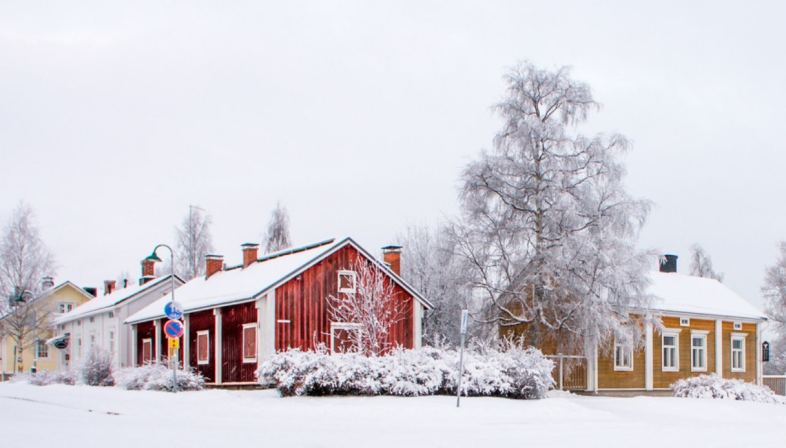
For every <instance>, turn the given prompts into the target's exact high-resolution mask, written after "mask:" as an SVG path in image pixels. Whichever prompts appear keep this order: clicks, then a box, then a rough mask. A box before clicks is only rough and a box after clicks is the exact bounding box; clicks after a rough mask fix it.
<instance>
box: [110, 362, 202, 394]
mask: <svg viewBox="0 0 786 448" xmlns="http://www.w3.org/2000/svg"><path fill="white" fill-rule="evenodd" d="M115 382H116V384H117V385H118V386H119V387H122V388H123V389H128V390H163V391H171V390H172V384H173V381H172V369H169V368H167V367H166V366H165V365H161V364H148V365H145V366H142V367H130V368H127V369H122V370H120V371H119V372H117V373H116V374H115ZM204 387H205V378H204V377H203V376H202V375H201V374H199V373H198V372H195V371H193V370H191V369H187V370H180V369H178V370H177V390H179V391H181V390H201V389H203V388H204Z"/></svg>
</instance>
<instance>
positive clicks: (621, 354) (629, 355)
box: [614, 341, 633, 371]
mask: <svg viewBox="0 0 786 448" xmlns="http://www.w3.org/2000/svg"><path fill="white" fill-rule="evenodd" d="M614 370H618V371H629V370H633V348H632V347H631V346H630V345H627V344H623V343H621V342H617V341H614Z"/></svg>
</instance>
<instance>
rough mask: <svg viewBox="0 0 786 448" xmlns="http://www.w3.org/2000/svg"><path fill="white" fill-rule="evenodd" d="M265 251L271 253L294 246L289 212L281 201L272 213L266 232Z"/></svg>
mask: <svg viewBox="0 0 786 448" xmlns="http://www.w3.org/2000/svg"><path fill="white" fill-rule="evenodd" d="M264 240H265V252H266V253H271V252H276V251H279V250H282V249H286V248H288V247H290V246H292V238H291V237H290V236H289V213H287V209H286V207H284V206H283V205H281V203H280V202H279V203H277V204H276V208H275V209H274V210H273V213H272V214H271V215H270V222H269V223H268V225H267V232H265V237H264Z"/></svg>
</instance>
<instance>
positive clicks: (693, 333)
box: [690, 330, 709, 372]
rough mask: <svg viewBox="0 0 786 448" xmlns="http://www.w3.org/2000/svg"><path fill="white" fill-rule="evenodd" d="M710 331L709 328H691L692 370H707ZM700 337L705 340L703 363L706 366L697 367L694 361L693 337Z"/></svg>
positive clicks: (702, 351)
mask: <svg viewBox="0 0 786 448" xmlns="http://www.w3.org/2000/svg"><path fill="white" fill-rule="evenodd" d="M708 334H709V331H707V330H691V332H690V371H691V372H706V371H707V335H708ZM695 337H698V338H701V339H702V340H703V341H704V344H703V345H702V350H701V353H702V358H703V359H702V361H703V362H702V364H703V365H704V367H696V363H695V362H693V361H694V360H693V338H695Z"/></svg>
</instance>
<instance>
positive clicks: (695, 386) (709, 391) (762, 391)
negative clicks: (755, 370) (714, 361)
mask: <svg viewBox="0 0 786 448" xmlns="http://www.w3.org/2000/svg"><path fill="white" fill-rule="evenodd" d="M672 389H673V391H674V396H675V397H682V398H716V399H723V400H743V401H756V402H759V403H781V404H786V399H785V398H783V397H779V396H777V395H775V393H774V392H773V391H771V390H770V389H769V388H768V387H762V386H757V385H755V384H752V383H746V382H744V381H741V380H732V379H723V378H719V377H718V376H717V375H714V374H713V375H701V376H697V377H693V378H685V379H681V380H679V381H677V382H676V383H674V384H673V385H672Z"/></svg>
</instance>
